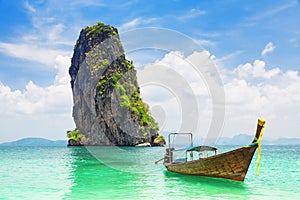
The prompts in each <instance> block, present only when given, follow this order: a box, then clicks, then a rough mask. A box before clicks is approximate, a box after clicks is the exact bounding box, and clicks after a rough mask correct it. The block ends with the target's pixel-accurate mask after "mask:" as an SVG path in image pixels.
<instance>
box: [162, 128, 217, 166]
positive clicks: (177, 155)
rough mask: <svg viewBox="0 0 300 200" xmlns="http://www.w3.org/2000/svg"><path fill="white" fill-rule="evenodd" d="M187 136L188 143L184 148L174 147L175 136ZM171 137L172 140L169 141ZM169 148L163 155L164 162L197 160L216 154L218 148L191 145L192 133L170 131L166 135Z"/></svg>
mask: <svg viewBox="0 0 300 200" xmlns="http://www.w3.org/2000/svg"><path fill="white" fill-rule="evenodd" d="M178 135H181V136H188V137H189V144H187V146H186V147H184V148H177V149H176V148H175V145H174V139H175V138H176V136H178ZM171 138H173V141H171ZM168 140H169V148H167V149H166V154H165V157H164V162H165V163H180V162H188V161H193V160H199V159H202V158H207V157H209V156H214V155H216V154H217V151H218V149H217V148H215V147H211V146H193V135H192V133H170V134H169V136H168Z"/></svg>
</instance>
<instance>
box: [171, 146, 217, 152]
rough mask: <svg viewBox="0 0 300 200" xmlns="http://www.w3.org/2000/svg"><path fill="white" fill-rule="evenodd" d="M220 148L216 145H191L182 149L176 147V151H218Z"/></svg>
mask: <svg viewBox="0 0 300 200" xmlns="http://www.w3.org/2000/svg"><path fill="white" fill-rule="evenodd" d="M217 150H218V149H217V148H215V147H211V146H189V147H186V148H182V149H176V150H174V151H198V152H201V151H217Z"/></svg>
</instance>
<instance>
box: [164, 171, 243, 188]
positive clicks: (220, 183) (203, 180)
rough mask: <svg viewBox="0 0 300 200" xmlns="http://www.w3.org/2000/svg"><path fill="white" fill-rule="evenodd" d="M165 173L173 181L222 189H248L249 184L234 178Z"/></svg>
mask: <svg viewBox="0 0 300 200" xmlns="http://www.w3.org/2000/svg"><path fill="white" fill-rule="evenodd" d="M164 175H165V177H166V178H167V179H171V180H172V181H179V182H181V183H186V184H187V185H202V186H205V185H206V186H213V187H215V188H220V189H225V188H227V189H239V190H246V189H247V185H246V184H245V183H244V182H237V181H234V180H229V179H223V178H213V177H207V176H193V175H185V174H179V173H175V172H170V171H167V170H165V171H164Z"/></svg>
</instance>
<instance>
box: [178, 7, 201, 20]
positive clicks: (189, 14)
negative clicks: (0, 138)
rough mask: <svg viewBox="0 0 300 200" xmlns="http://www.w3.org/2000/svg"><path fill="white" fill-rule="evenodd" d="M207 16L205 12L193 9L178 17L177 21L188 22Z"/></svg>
mask: <svg viewBox="0 0 300 200" xmlns="http://www.w3.org/2000/svg"><path fill="white" fill-rule="evenodd" d="M205 14H206V11H205V10H200V9H191V10H189V11H188V12H187V13H186V14H184V15H182V16H179V17H177V19H179V20H181V21H186V20H189V19H192V18H194V17H198V16H201V15H205Z"/></svg>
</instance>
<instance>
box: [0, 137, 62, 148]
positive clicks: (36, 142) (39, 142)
mask: <svg viewBox="0 0 300 200" xmlns="http://www.w3.org/2000/svg"><path fill="white" fill-rule="evenodd" d="M0 146H20V147H33V146H38V147H45V146H49V147H50V146H51V147H56V146H57V147H61V146H67V140H48V139H45V138H23V139H20V140H16V141H13V142H5V143H1V144H0Z"/></svg>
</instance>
